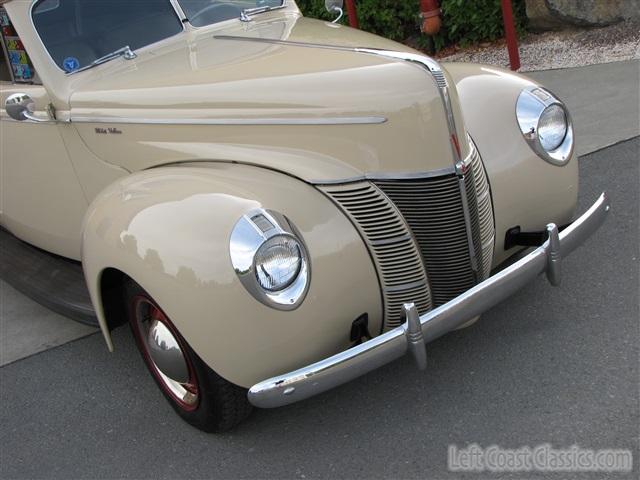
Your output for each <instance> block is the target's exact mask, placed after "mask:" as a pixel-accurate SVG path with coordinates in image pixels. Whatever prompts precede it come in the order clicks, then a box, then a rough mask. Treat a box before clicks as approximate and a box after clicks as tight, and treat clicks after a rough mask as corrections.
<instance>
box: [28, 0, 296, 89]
mask: <svg viewBox="0 0 640 480" xmlns="http://www.w3.org/2000/svg"><path fill="white" fill-rule="evenodd" d="M40 1H41V0H32V1H31V5H30V6H29V21H30V22H31V27H32V28H33V31H34V32H35V33H36V37H37V38H38V41H39V42H40V45H42V48H43V50H44V52H45V53H46V55H47V57H48V58H49V60H50V61H51V63H52V64H53V65H54V66H55V67H56V69H57V70H58V71H60V72H62V73H63V74H64V75H65V77H70V76H72V75H76V74H79V73H83V72H87V71H89V70H93V69H94V68H96V67H99V66H100V65H105V64H108V63H111V62H112V61H113V60H116V59H118V58H122V57H121V56H116V57H114V58H112V59H110V60H107V61H106V62H103V63H98V64H96V65H87V66H86V67H85V68H81V69H79V70H74V71H73V72H67V71H66V70H64V69H63V68H62V67H61V66H60V65H58V64H57V62H56V61H55V60H54V59H53V57H52V56H51V53H50V52H49V49H48V48H47V46H46V45H45V43H44V41H43V40H42V37H41V36H40V32H39V31H38V29H37V28H36V24H35V21H34V19H33V9H34V8H35V6H36V4H37V3H38V2H40ZM165 1H167V2H169V3H170V4H171V6H172V7H173V10H174V12H175V14H176V17H177V18H178V20H179V21H180V24H181V26H182V29H181V30H180V31H179V32H177V33H175V34H174V35H170V36H168V37H166V38H163V39H161V40H158V41H157V42H153V43H150V44H149V45H145V46H144V47H140V48H137V49H136V50H134V53H136V52H142V51H145V50H146V49H148V48H151V47H154V46H156V45H158V44H160V43H162V42H166V41H167V40H168V39H170V38H174V37H176V36H178V35H181V34H183V33H184V32H185V31H186V30H187V27H186V23H187V22H186V18H185V16H184V12H182V9H181V8H178V7H176V2H177V0H165ZM284 1H285V2H286V0H284ZM190 26H191V25H190ZM124 46H125V45H123V47H124Z"/></svg>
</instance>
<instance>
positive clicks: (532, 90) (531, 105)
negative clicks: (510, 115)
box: [516, 86, 575, 166]
mask: <svg viewBox="0 0 640 480" xmlns="http://www.w3.org/2000/svg"><path fill="white" fill-rule="evenodd" d="M552 105H558V106H560V107H561V108H562V109H563V110H564V114H565V116H566V119H567V134H566V136H565V137H564V140H563V141H562V143H561V144H560V146H559V147H557V148H556V149H555V150H551V151H547V150H545V149H544V147H543V146H542V144H541V143H540V137H539V136H538V122H539V120H540V116H541V115H542V113H543V112H544V111H545V109H546V108H548V107H550V106H552ZM516 118H517V120H518V125H519V127H520V131H521V132H522V135H523V136H524V138H525V140H526V141H527V143H528V144H529V146H530V147H531V149H532V150H533V151H534V152H536V153H537V154H538V156H539V157H541V158H542V159H544V160H546V161H547V162H549V163H551V164H553V165H558V166H563V165H566V164H567V162H568V161H569V159H570V158H571V155H573V150H574V147H575V142H574V131H573V121H572V120H571V115H570V114H569V110H568V109H567V107H566V106H565V105H564V103H562V101H560V100H559V99H558V98H557V97H556V96H555V95H554V94H553V93H551V92H550V91H549V90H547V89H545V88H542V87H536V86H532V87H527V88H525V89H524V90H522V92H521V93H520V96H519V97H518V101H517V104H516Z"/></svg>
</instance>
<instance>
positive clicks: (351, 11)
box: [346, 0, 360, 28]
mask: <svg viewBox="0 0 640 480" xmlns="http://www.w3.org/2000/svg"><path fill="white" fill-rule="evenodd" d="M346 3H347V15H348V16H349V25H351V26H352V27H353V28H360V24H359V23H358V12H357V11H356V1H355V0H346Z"/></svg>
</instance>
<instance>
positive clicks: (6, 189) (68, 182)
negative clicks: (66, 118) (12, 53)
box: [0, 82, 89, 259]
mask: <svg viewBox="0 0 640 480" xmlns="http://www.w3.org/2000/svg"><path fill="white" fill-rule="evenodd" d="M17 92H21V93H26V94H28V95H29V96H30V97H31V98H32V99H33V100H34V101H35V103H36V106H37V109H38V110H40V111H42V110H44V109H45V108H46V106H47V104H48V103H49V96H48V95H47V92H46V91H45V89H44V88H43V87H41V86H38V85H12V84H11V83H4V82H3V83H0V101H1V102H2V105H4V102H5V100H6V99H7V97H9V95H11V94H13V93H17ZM45 118H46V117H45ZM62 130H72V131H71V132H69V133H70V134H71V135H75V137H76V138H77V137H78V134H77V133H76V132H75V130H73V127H71V126H70V125H66V126H60V125H57V124H55V123H25V122H17V121H14V120H12V119H10V118H9V116H8V115H7V113H6V111H5V110H4V108H2V109H0V164H1V167H0V168H1V170H0V171H1V172H2V174H1V175H0V197H1V199H2V200H1V201H0V205H1V208H0V224H1V225H3V226H4V227H6V228H7V229H9V230H10V231H11V232H13V233H14V235H16V236H18V237H19V238H22V239H24V240H26V241H28V242H29V243H31V244H33V245H36V246H38V247H40V248H43V249H45V250H48V251H50V252H53V253H56V254H58V255H62V256H64V257H69V258H74V259H79V258H80V245H81V235H80V233H81V227H82V219H83V217H84V214H85V212H86V210H87V207H88V204H89V203H88V201H87V199H86V197H85V195H84V192H83V191H82V188H81V187H80V182H79V181H78V178H77V176H76V172H75V170H74V168H73V164H72V162H71V161H70V159H69V155H68V153H67V150H66V147H65V143H64V140H63V138H62V134H61V132H62Z"/></svg>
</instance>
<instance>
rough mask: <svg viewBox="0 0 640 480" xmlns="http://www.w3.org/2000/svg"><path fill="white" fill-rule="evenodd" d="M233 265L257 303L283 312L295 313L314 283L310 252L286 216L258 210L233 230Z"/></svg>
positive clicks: (238, 223) (242, 219)
mask: <svg viewBox="0 0 640 480" xmlns="http://www.w3.org/2000/svg"><path fill="white" fill-rule="evenodd" d="M229 252H230V254H231V263H232V265H233V268H234V270H235V271H236V273H237V274H238V278H240V281H241V282H242V284H243V285H244V287H245V288H246V289H247V290H248V291H249V293H251V295H253V296H254V297H255V298H256V300H258V301H260V302H262V303H264V304H265V305H268V306H270V307H273V308H277V309H279V310H293V309H295V308H297V307H298V306H299V305H300V304H301V303H302V301H303V300H304V298H305V296H306V294H307V290H308V289H309V281H310V263H309V256H308V255H307V249H306V247H305V245H304V242H303V241H302V238H301V235H300V234H299V233H298V231H297V229H296V228H295V227H294V225H293V224H292V223H291V222H290V221H289V219H287V218H286V217H285V216H284V215H281V214H279V213H277V212H273V211H270V210H263V209H259V210H254V211H252V212H249V213H248V214H247V215H244V216H243V217H242V218H241V219H240V220H238V222H237V223H236V225H235V227H234V228H233V232H232V233H231V241H230V244H229Z"/></svg>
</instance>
